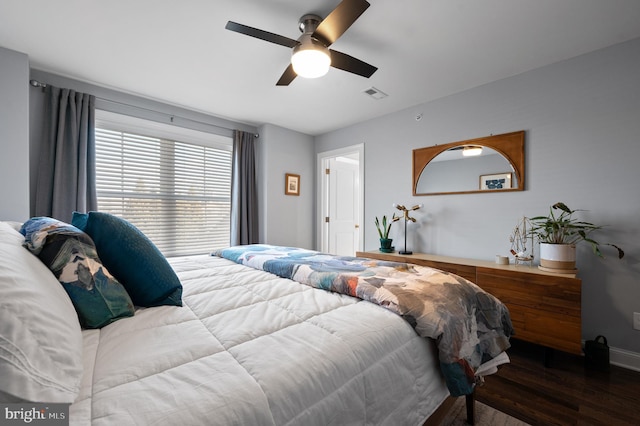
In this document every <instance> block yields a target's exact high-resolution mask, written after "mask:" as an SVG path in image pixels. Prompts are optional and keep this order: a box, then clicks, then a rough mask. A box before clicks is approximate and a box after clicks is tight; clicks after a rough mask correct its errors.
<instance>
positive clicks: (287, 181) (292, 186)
mask: <svg viewBox="0 0 640 426" xmlns="http://www.w3.org/2000/svg"><path fill="white" fill-rule="evenodd" d="M284 194H285V195H300V175H294V174H293V173H285V175H284Z"/></svg>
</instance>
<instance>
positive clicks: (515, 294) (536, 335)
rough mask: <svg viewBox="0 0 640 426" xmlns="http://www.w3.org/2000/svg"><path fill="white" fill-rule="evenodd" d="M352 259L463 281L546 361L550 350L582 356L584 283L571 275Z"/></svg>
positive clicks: (485, 264)
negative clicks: (428, 270) (484, 295)
mask: <svg viewBox="0 0 640 426" xmlns="http://www.w3.org/2000/svg"><path fill="white" fill-rule="evenodd" d="M356 256H358V257H369V258H373V259H379V260H387V261H392V262H407V263H414V264H417V265H424V266H430V267H432V268H437V269H440V270H443V271H447V272H450V273H453V274H456V275H459V276H461V277H463V278H466V279H468V280H469V281H472V282H474V283H475V284H477V285H478V286H480V287H481V288H482V289H483V290H485V291H487V292H489V293H491V294H493V295H494V296H495V297H497V298H498V299H500V300H501V301H502V303H504V304H505V305H506V306H507V308H508V309H509V313H510V315H511V321H512V323H513V328H514V330H515V334H514V335H513V337H512V338H513V339H519V340H523V341H526V342H530V343H535V344H538V345H541V346H544V347H545V348H546V349H547V355H551V352H550V351H549V349H558V350H561V351H564V352H569V353H573V354H577V355H581V354H582V341H581V338H582V328H581V327H582V316H581V299H582V280H580V279H579V278H576V276H575V274H557V273H551V272H546V271H543V270H540V269H538V268H531V267H529V266H525V265H513V264H512V265H499V264H496V263H495V262H494V261H491V260H476V259H463V258H457V257H450V256H438V255H431V254H424V253H414V254H413V255H400V254H396V253H393V254H384V253H379V252H375V251H367V252H357V253H356ZM547 361H548V358H546V359H545V363H546V362H547Z"/></svg>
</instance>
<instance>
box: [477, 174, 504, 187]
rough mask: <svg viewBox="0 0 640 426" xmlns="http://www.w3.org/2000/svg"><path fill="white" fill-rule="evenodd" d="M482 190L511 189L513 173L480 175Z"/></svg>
mask: <svg viewBox="0 0 640 426" xmlns="http://www.w3.org/2000/svg"><path fill="white" fill-rule="evenodd" d="M480 189H481V190H489V189H491V190H497V189H511V173H496V174H493V175H482V176H480Z"/></svg>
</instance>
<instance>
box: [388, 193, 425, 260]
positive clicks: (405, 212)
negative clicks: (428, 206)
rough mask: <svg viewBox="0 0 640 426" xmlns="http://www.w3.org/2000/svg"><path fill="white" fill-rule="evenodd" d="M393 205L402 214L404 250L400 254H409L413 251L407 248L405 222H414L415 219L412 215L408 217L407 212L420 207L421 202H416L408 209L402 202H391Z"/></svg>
mask: <svg viewBox="0 0 640 426" xmlns="http://www.w3.org/2000/svg"><path fill="white" fill-rule="evenodd" d="M393 207H395V208H396V209H398V210H400V211H401V212H403V214H404V250H402V251H401V252H400V254H411V253H413V252H411V251H408V250H407V222H408V221H411V222H415V221H416V219H415V218H413V217H409V212H412V211H415V210H418V209H420V208H422V204H416V205H415V206H413V207H411V208H410V209H408V208H406V207H405V206H403V205H402V204H393Z"/></svg>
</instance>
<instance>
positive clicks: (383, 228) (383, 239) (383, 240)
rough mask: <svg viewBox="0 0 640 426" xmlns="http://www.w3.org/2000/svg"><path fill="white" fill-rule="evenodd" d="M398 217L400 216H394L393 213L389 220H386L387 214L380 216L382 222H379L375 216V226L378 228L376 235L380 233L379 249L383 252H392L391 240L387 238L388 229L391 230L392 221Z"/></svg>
mask: <svg viewBox="0 0 640 426" xmlns="http://www.w3.org/2000/svg"><path fill="white" fill-rule="evenodd" d="M398 219H400V217H398V216H396V214H395V213H394V214H393V216H392V217H391V219H390V220H389V221H387V216H382V222H380V220H379V219H378V217H377V216H376V228H377V229H378V235H380V251H381V252H383V253H391V252H393V247H392V246H391V243H392V242H393V240H392V239H390V238H389V231H390V230H391V225H392V224H393V222H395V221H397V220H398Z"/></svg>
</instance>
